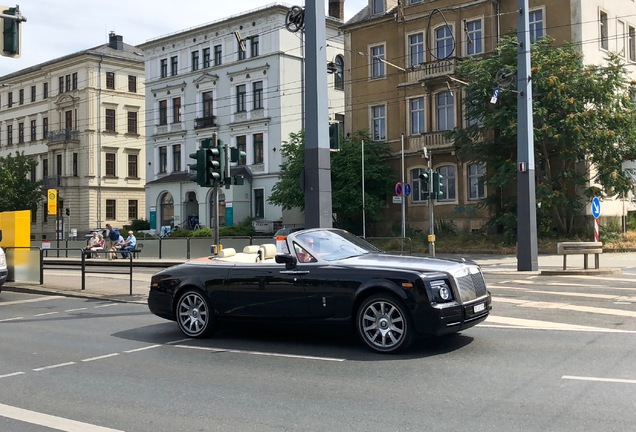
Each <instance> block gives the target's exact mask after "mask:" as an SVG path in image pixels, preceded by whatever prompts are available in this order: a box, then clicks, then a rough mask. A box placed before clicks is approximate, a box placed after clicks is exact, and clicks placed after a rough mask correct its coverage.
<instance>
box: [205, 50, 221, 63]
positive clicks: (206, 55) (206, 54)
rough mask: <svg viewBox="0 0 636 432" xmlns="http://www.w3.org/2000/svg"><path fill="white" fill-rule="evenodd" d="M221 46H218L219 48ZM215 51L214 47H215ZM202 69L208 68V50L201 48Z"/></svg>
mask: <svg viewBox="0 0 636 432" xmlns="http://www.w3.org/2000/svg"><path fill="white" fill-rule="evenodd" d="M220 46H221V45H219V47H220ZM215 50H216V47H215ZM219 64H220V63H219ZM203 67H204V68H209V67H210V48H203Z"/></svg>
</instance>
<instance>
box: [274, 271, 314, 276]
mask: <svg viewBox="0 0 636 432" xmlns="http://www.w3.org/2000/svg"><path fill="white" fill-rule="evenodd" d="M280 273H281V274H286V275H306V274H309V270H283V271H281V272H280Z"/></svg>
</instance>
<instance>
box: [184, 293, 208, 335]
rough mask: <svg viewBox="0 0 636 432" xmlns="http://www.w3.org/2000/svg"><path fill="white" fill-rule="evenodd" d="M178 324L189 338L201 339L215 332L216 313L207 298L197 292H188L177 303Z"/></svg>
mask: <svg viewBox="0 0 636 432" xmlns="http://www.w3.org/2000/svg"><path fill="white" fill-rule="evenodd" d="M177 323H179V328H180V329H181V331H182V332H183V333H184V334H185V335H186V336H188V337H192V338H201V337H205V336H208V335H209V334H210V333H212V331H213V330H214V312H213V311H212V309H211V308H210V304H209V302H208V300H207V298H206V297H205V296H204V295H203V294H201V293H200V292H199V291H196V290H188V291H186V292H184V293H183V295H181V297H180V298H179V301H178V303H177Z"/></svg>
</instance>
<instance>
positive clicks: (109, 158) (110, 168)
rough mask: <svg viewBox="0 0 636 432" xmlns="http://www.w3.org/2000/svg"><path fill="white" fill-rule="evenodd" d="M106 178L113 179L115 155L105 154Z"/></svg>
mask: <svg viewBox="0 0 636 432" xmlns="http://www.w3.org/2000/svg"><path fill="white" fill-rule="evenodd" d="M106 176H107V177H115V153H106Z"/></svg>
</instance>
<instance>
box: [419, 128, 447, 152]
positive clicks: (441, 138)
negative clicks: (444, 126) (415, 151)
mask: <svg viewBox="0 0 636 432" xmlns="http://www.w3.org/2000/svg"><path fill="white" fill-rule="evenodd" d="M447 133H448V131H438V132H426V133H424V134H422V136H423V137H424V147H426V148H427V149H431V148H443V147H448V146H450V145H452V144H453V142H452V141H451V140H450V139H448V138H447V137H446V134H447Z"/></svg>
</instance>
